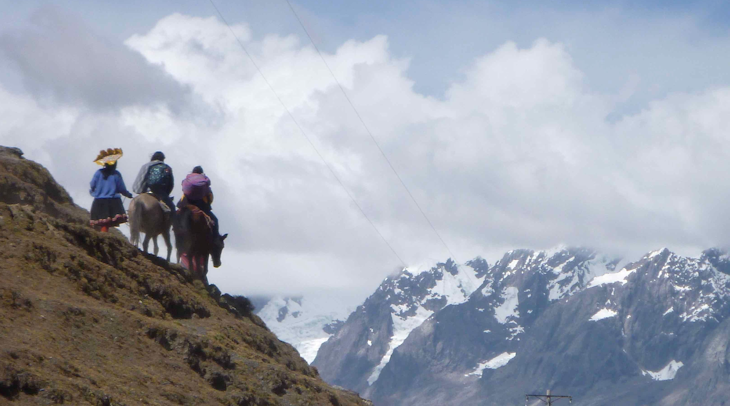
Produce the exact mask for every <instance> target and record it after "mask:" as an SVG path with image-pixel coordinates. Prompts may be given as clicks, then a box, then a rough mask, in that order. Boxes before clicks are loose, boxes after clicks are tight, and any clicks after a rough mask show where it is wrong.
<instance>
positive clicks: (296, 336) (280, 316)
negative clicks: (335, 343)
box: [256, 296, 348, 363]
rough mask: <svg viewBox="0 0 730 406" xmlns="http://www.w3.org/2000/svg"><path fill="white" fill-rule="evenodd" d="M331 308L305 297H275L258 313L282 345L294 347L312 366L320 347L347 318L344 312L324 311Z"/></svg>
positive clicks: (342, 309)
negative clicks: (283, 343)
mask: <svg viewBox="0 0 730 406" xmlns="http://www.w3.org/2000/svg"><path fill="white" fill-rule="evenodd" d="M326 308H331V306H323V305H322V304H321V303H319V302H317V301H314V300H310V299H309V298H305V297H281V296H277V297H274V298H272V299H270V300H268V301H265V304H264V305H263V306H262V307H261V308H260V309H258V310H257V313H256V314H257V315H258V316H259V317H260V318H261V319H262V320H263V321H264V322H265V323H266V326H267V327H269V329H270V330H271V331H272V332H273V333H274V334H276V336H277V337H278V338H279V339H280V340H281V341H284V342H287V343H289V344H291V345H293V346H294V348H296V349H297V351H299V354H300V355H301V356H302V358H304V359H305V360H306V361H307V362H309V363H311V362H312V361H313V360H314V357H315V356H316V355H317V351H318V350H319V347H320V345H322V343H324V342H325V341H327V339H329V338H330V336H332V334H334V332H335V331H337V328H339V326H340V325H341V324H342V320H343V319H344V318H345V317H346V316H347V310H348V309H346V308H340V309H337V308H335V310H330V311H327V310H323V309H326Z"/></svg>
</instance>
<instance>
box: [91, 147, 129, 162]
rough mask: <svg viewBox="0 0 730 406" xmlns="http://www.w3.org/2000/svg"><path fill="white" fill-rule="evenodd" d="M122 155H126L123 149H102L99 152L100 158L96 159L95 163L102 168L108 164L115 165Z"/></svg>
mask: <svg viewBox="0 0 730 406" xmlns="http://www.w3.org/2000/svg"><path fill="white" fill-rule="evenodd" d="M122 155H124V153H123V152H122V149H121V148H109V149H106V150H104V149H102V150H101V151H99V156H97V157H96V159H95V160H94V162H95V163H97V164H98V165H101V166H104V165H107V164H109V165H114V163H115V162H117V161H118V160H119V158H121V157H122Z"/></svg>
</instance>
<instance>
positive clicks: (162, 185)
mask: <svg viewBox="0 0 730 406" xmlns="http://www.w3.org/2000/svg"><path fill="white" fill-rule="evenodd" d="M173 182H174V180H173V178H172V168H170V167H169V166H168V165H167V164H163V163H159V164H157V165H152V166H151V167H150V169H149V171H148V172H147V186H148V187H149V188H150V190H151V191H152V192H156V193H159V192H162V193H164V194H169V193H170V192H171V191H172V188H173Z"/></svg>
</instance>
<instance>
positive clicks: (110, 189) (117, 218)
mask: <svg viewBox="0 0 730 406" xmlns="http://www.w3.org/2000/svg"><path fill="white" fill-rule="evenodd" d="M89 193H91V195H92V196H94V203H92V204H91V221H90V224H91V226H92V227H94V228H96V229H98V230H100V231H102V232H107V231H109V227H116V226H118V225H120V224H123V223H126V222H127V220H128V219H127V213H126V212H125V211H124V205H123V204H122V199H121V197H120V195H122V196H126V197H129V198H131V197H132V194H131V193H129V191H128V190H127V187H126V186H125V185H124V179H122V174H121V173H119V171H117V162H116V161H114V162H110V163H105V164H104V167H103V168H101V169H99V170H98V171H96V173H95V174H94V177H93V178H92V179H91V189H89Z"/></svg>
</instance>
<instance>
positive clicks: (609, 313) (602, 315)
mask: <svg viewBox="0 0 730 406" xmlns="http://www.w3.org/2000/svg"><path fill="white" fill-rule="evenodd" d="M617 314H618V313H616V311H615V310H611V309H601V310H599V311H598V312H596V314H594V315H593V317H591V318H590V319H589V320H590V321H598V320H603V319H607V318H609V317H616V315H617Z"/></svg>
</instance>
